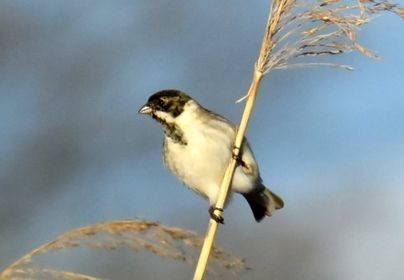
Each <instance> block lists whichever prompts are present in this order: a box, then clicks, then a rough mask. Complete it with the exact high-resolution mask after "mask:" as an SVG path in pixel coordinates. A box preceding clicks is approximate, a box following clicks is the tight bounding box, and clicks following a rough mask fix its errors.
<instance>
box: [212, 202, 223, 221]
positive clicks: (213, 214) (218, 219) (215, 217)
mask: <svg viewBox="0 0 404 280" xmlns="http://www.w3.org/2000/svg"><path fill="white" fill-rule="evenodd" d="M215 210H218V211H220V212H223V208H217V207H214V206H210V207H209V215H210V217H211V218H212V219H213V220H215V221H216V222H217V223H219V224H224V219H223V217H222V216H220V215H216V214H215Z"/></svg>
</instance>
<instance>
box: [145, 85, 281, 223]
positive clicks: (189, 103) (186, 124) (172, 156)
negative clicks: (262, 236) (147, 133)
mask: <svg viewBox="0 0 404 280" xmlns="http://www.w3.org/2000/svg"><path fill="white" fill-rule="evenodd" d="M139 113H141V114H147V115H150V116H151V117H152V118H153V119H155V120H156V121H157V122H159V123H160V124H161V126H162V128H163V130H164V134H165V137H164V144H163V157H164V163H165V164H166V166H167V167H168V169H170V171H171V172H172V173H174V174H175V175H176V176H177V177H178V179H179V180H181V181H182V182H183V183H184V184H185V185H186V186H188V187H189V188H190V189H192V190H193V191H195V192H196V193H197V194H199V195H201V196H202V197H204V198H206V199H208V200H209V202H210V208H209V213H210V216H211V217H212V218H213V219H215V220H216V221H217V222H220V223H223V218H222V217H221V216H218V215H216V214H214V210H220V211H223V209H216V208H215V204H216V200H217V197H218V194H219V188H220V185H221V182H222V179H223V176H224V173H225V171H226V168H227V166H228V163H229V161H230V158H231V157H232V156H233V152H232V151H233V141H234V139H235V135H236V128H235V126H234V125H233V124H232V123H231V122H230V121H228V120H227V119H225V118H224V117H222V116H220V115H218V114H216V113H214V112H212V111H210V110H208V109H205V108H204V107H202V106H201V105H200V104H199V103H198V102H197V101H195V100H194V99H192V98H191V97H190V96H189V95H187V94H186V93H184V92H182V91H179V90H175V89H166V90H161V91H159V92H157V93H155V94H153V95H152V96H150V98H149V99H148V101H147V103H146V104H145V105H144V106H142V107H141V108H140V110H139ZM237 161H238V166H237V168H236V170H235V172H234V177H233V181H232V185H231V193H232V192H237V193H240V194H242V195H243V196H244V197H245V199H246V200H247V202H248V204H249V205H250V207H251V210H252V212H253V214H254V218H255V220H256V221H257V222H259V221H261V220H262V219H263V218H264V217H265V216H271V215H272V213H273V212H274V211H275V210H276V209H281V208H282V207H283V205H284V203H283V201H282V199H281V198H280V197H279V196H278V195H276V194H275V193H273V192H272V191H270V190H269V189H267V188H266V187H265V186H264V185H263V183H262V179H261V177H260V173H259V170H258V164H257V162H256V160H255V158H254V154H253V152H252V150H251V148H250V145H249V143H248V141H247V140H246V139H244V141H243V146H242V148H241V150H240V155H239V157H238V158H237ZM226 204H227V203H226Z"/></svg>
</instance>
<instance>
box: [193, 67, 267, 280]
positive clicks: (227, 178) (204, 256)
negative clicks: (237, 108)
mask: <svg viewBox="0 0 404 280" xmlns="http://www.w3.org/2000/svg"><path fill="white" fill-rule="evenodd" d="M262 75H263V74H262V72H261V71H259V70H257V69H255V70H254V76H253V80H252V82H251V86H250V89H249V90H248V99H247V102H246V105H245V108H244V112H243V116H242V118H241V121H240V126H239V128H238V130H237V135H236V139H235V141H234V148H233V155H234V157H233V158H231V160H230V163H229V165H228V167H227V169H226V172H225V174H224V177H223V181H222V184H221V186H220V192H219V196H218V200H217V202H216V208H221V209H223V208H224V206H225V204H226V199H227V196H228V192H229V190H230V185H231V181H232V179H233V174H234V170H235V169H236V167H237V160H236V158H237V157H238V156H239V153H240V147H241V146H242V144H243V139H244V135H245V132H246V130H247V125H248V121H249V119H250V116H251V113H252V111H253V108H254V103H255V98H256V96H257V94H258V88H259V85H260V82H261V79H262ZM214 213H215V214H216V215H218V216H220V215H221V213H220V211H219V210H215V212H214ZM218 225H219V224H218V222H216V221H215V220H213V219H210V221H209V227H208V230H207V233H206V236H205V241H204V243H203V246H202V250H201V254H200V256H199V260H198V264H197V266H196V269H195V274H194V278H193V279H194V280H200V279H202V278H203V275H204V273H205V270H206V266H207V264H208V259H209V255H210V252H211V250H212V247H213V242H214V240H215V237H216V232H217V228H218Z"/></svg>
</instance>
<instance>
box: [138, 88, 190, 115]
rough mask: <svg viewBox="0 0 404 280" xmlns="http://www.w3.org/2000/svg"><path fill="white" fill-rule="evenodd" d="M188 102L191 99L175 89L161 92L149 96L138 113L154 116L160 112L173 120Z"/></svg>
mask: <svg viewBox="0 0 404 280" xmlns="http://www.w3.org/2000/svg"><path fill="white" fill-rule="evenodd" d="M189 100H191V97H189V96H188V95H187V94H186V93H184V92H182V91H179V90H175V89H165V90H161V91H159V92H156V93H155V94H153V95H152V96H150V98H149V100H148V101H147V103H146V105H144V106H143V107H142V108H140V110H139V113H142V114H150V115H155V113H156V112H158V111H160V112H165V113H168V114H170V115H171V116H172V117H174V118H175V117H177V116H179V115H180V114H181V113H182V111H183V110H184V106H185V104H186V103H187V102H188V101H189Z"/></svg>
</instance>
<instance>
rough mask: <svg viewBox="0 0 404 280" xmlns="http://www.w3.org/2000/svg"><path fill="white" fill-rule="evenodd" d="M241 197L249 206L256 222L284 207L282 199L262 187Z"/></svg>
mask: <svg viewBox="0 0 404 280" xmlns="http://www.w3.org/2000/svg"><path fill="white" fill-rule="evenodd" d="M243 196H244V197H245V199H246V200H247V202H248V204H249V205H250V207H251V210H252V211H253V214H254V218H255V220H256V221H257V222H260V221H261V220H262V219H263V218H264V217H265V216H272V213H273V212H274V211H275V210H277V209H281V208H282V207H283V205H284V203H283V200H282V198H280V197H279V196H278V195H276V194H275V193H273V192H272V191H270V190H269V189H267V188H266V187H265V186H264V185H261V186H259V187H258V188H255V189H254V190H253V191H251V192H249V193H244V194H243Z"/></svg>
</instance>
